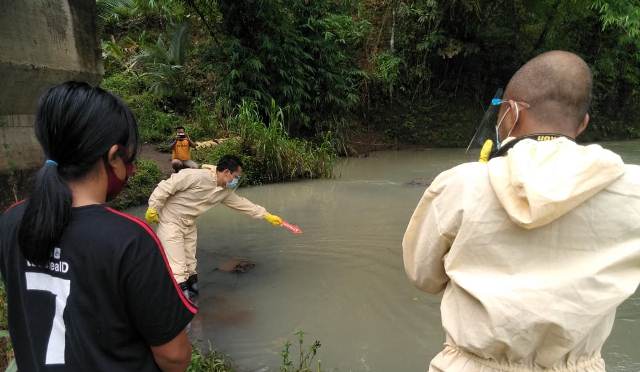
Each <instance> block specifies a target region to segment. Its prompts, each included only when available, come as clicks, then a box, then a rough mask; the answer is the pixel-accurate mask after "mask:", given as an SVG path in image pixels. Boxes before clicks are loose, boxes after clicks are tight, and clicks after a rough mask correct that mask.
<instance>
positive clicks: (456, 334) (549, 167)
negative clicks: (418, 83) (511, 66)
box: [403, 51, 640, 372]
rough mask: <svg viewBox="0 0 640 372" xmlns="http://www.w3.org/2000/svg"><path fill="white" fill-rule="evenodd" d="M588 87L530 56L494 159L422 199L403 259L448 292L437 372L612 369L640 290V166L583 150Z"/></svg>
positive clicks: (417, 277) (504, 110)
mask: <svg viewBox="0 0 640 372" xmlns="http://www.w3.org/2000/svg"><path fill="white" fill-rule="evenodd" d="M591 86H592V77H591V71H590V69H589V67H588V66H587V64H586V63H585V62H584V61H583V60H582V59H581V58H580V57H578V56H576V55H574V54H572V53H568V52H560V51H554V52H548V53H544V54H542V55H540V56H538V57H536V58H534V59H532V60H531V61H529V62H528V63H527V64H525V65H524V66H523V67H522V68H521V69H520V70H518V71H517V72H516V74H515V75H514V76H513V77H512V78H511V81H510V82H509V84H508V86H507V89H506V91H505V96H504V100H503V101H502V102H501V103H500V105H501V109H500V113H499V115H498V118H502V117H503V116H504V119H503V122H502V123H501V125H500V127H499V134H498V136H499V138H498V140H500V139H502V140H505V138H506V137H508V134H509V133H511V137H510V138H506V141H505V142H506V144H505V145H503V146H502V148H501V150H500V151H499V152H498V154H497V156H494V157H493V158H492V159H491V160H490V161H489V162H488V163H480V162H477V163H467V164H462V165H460V166H457V167H455V168H452V169H450V170H448V171H446V172H443V173H441V174H440V175H439V176H438V177H437V178H436V179H435V180H434V182H433V183H432V184H431V186H429V188H428V189H427V190H426V192H425V193H424V196H423V197H422V199H421V200H420V203H419V204H418V207H417V208H416V210H415V212H414V214H413V216H412V218H411V221H410V222H409V226H408V227H407V231H406V233H405V236H404V241H403V255H404V265H405V270H406V272H407V275H408V276H409V278H410V280H411V281H412V282H413V283H414V284H415V285H416V286H417V287H418V288H420V289H422V290H424V291H426V292H429V293H438V292H440V291H442V290H444V295H443V297H442V305H441V315H442V324H443V327H444V330H445V334H446V341H445V348H444V350H443V351H442V352H441V353H439V354H438V355H437V356H436V357H435V358H434V359H433V360H432V361H431V364H430V367H429V371H454V372H460V371H462V372H494V371H495V372H497V371H543V370H553V371H556V372H560V371H575V372H578V371H580V372H585V371H586V372H590V371H593V372H596V371H597V372H603V371H605V364H604V360H603V359H602V357H601V354H600V353H601V349H602V346H603V344H604V342H605V340H606V339H607V337H608V336H609V334H610V332H611V329H612V326H613V322H614V319H615V312H616V307H617V306H618V305H620V304H621V303H622V302H623V301H624V300H625V299H627V298H628V297H630V296H631V295H632V294H633V293H634V292H635V290H636V288H637V287H638V283H639V281H640V167H638V166H636V165H625V164H624V163H623V161H622V159H621V158H620V157H619V156H618V155H616V154H615V153H613V152H611V151H608V150H605V149H603V148H602V147H600V146H599V145H590V146H582V145H579V144H576V143H575V142H574V141H573V139H574V138H575V137H576V136H578V135H579V134H580V133H581V132H582V131H583V130H584V129H585V128H586V126H587V124H588V122H589V115H588V114H587V109H588V107H589V103H590V99H591ZM516 113H519V114H516ZM496 124H497V123H496Z"/></svg>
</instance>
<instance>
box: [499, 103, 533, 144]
mask: <svg viewBox="0 0 640 372" xmlns="http://www.w3.org/2000/svg"><path fill="white" fill-rule="evenodd" d="M503 103H508V104H509V108H507V111H505V112H504V114H503V115H502V117H501V118H500V120H499V121H498V124H497V125H496V149H497V150H500V147H502V143H501V141H500V126H501V125H502V122H503V121H504V118H506V117H507V114H508V113H509V111H510V110H511V108H512V107H513V108H514V109H513V110H514V111H515V113H516V119H515V120H514V122H513V126H512V127H511V129H510V130H509V133H507V137H506V138H509V137H510V136H511V132H513V130H514V129H515V127H516V124H518V118H519V117H520V108H519V107H518V105H521V106H522V108H528V107H529V104H528V103H525V102H515V101H512V100H508V101H503V100H499V99H494V100H493V101H491V105H494V106H497V105H501V104H503ZM506 138H505V139H506Z"/></svg>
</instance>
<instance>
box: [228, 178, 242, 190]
mask: <svg viewBox="0 0 640 372" xmlns="http://www.w3.org/2000/svg"><path fill="white" fill-rule="evenodd" d="M238 183H240V177H233V179H232V180H231V181H229V182H227V188H228V189H235V188H236V187H238Z"/></svg>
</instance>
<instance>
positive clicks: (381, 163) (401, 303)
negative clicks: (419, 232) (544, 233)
mask: <svg viewBox="0 0 640 372" xmlns="http://www.w3.org/2000/svg"><path fill="white" fill-rule="evenodd" d="M605 146H608V147H610V148H613V149H615V150H616V151H617V152H619V153H621V154H623V156H624V157H625V160H627V161H628V162H636V163H640V142H627V143H611V144H605ZM468 160H469V158H468V157H467V156H466V155H465V154H464V152H463V151H462V150H446V149H440V150H425V151H403V152H381V153H374V154H372V155H371V157H369V158H365V159H348V160H346V161H344V162H342V163H341V164H340V166H339V167H338V169H337V170H336V174H337V176H338V177H337V178H336V179H333V180H320V181H308V182H297V183H290V184H280V185H270V186H263V187H256V188H248V189H242V190H240V194H242V195H244V196H247V197H248V198H250V199H252V200H254V201H255V202H257V203H260V204H262V205H264V206H266V207H267V208H268V209H269V210H270V211H271V212H273V213H276V214H280V215H282V216H283V217H285V218H287V219H288V220H290V221H291V222H294V223H297V224H299V225H300V226H301V227H302V228H303V230H304V234H303V235H301V236H295V235H292V234H289V233H288V232H286V231H285V230H284V229H280V228H273V227H270V225H268V224H267V223H264V222H262V221H254V220H251V219H249V218H247V217H244V216H241V215H239V214H237V213H234V212H231V211H229V210H227V209H226V208H224V207H222V206H221V207H218V208H215V209H213V210H211V211H210V212H208V213H207V214H205V215H204V216H203V217H202V218H200V220H199V221H198V226H199V229H198V234H199V240H198V241H199V247H198V249H199V250H198V255H199V278H200V282H201V298H200V300H199V305H200V314H199V315H198V317H197V319H196V320H195V321H194V322H193V324H192V335H194V336H195V337H196V338H198V339H200V340H205V341H206V340H210V341H211V343H212V345H213V346H214V348H216V349H218V350H221V351H223V352H225V353H228V354H229V355H230V356H231V357H232V359H233V360H234V361H235V362H236V364H237V365H238V366H239V367H240V368H241V370H246V371H256V370H260V371H277V370H279V369H278V366H279V352H280V350H281V349H282V345H283V344H284V342H285V340H286V339H287V338H289V339H291V340H293V336H292V334H293V333H294V332H295V331H296V330H299V329H302V330H304V331H305V332H307V333H308V334H309V335H308V338H309V339H308V343H309V344H311V343H312V342H313V340H314V339H318V340H320V341H321V342H322V347H321V349H320V357H321V359H322V364H323V366H329V367H332V368H335V369H336V370H340V371H382V372H385V371H424V370H425V368H426V365H427V364H428V361H429V360H430V359H431V358H432V357H433V356H434V355H435V354H436V353H438V352H439V351H440V350H441V348H442V342H443V332H442V330H441V326H440V309H439V304H440V300H439V298H438V297H436V296H431V295H428V294H425V293H422V292H420V291H418V290H416V289H414V288H413V287H412V286H411V284H409V283H408V281H407V280H406V278H405V274H404V271H403V268H402V248H401V240H402V235H403V233H404V229H405V227H406V224H407V222H408V220H409V218H410V216H411V213H412V211H413V209H414V208H415V206H416V204H417V202H418V199H419V198H420V196H421V195H422V193H423V192H424V189H425V186H422V185H421V184H423V183H428V182H429V181H430V180H431V179H433V177H434V176H435V175H437V174H438V173H439V172H440V171H442V170H444V169H447V168H450V167H451V166H454V165H456V164H459V163H462V162H465V161H468ZM411 181H414V182H411ZM234 256H239V257H245V258H248V259H251V260H252V261H254V262H256V264H257V265H256V267H255V268H254V269H253V270H251V271H250V272H248V273H245V274H233V273H225V272H221V271H218V270H216V267H217V266H218V265H219V264H220V263H222V262H223V261H224V260H225V259H226V258H229V257H234ZM639 320H640V296H639V295H638V294H636V296H635V297H634V298H632V299H630V300H629V301H627V302H626V303H624V304H623V305H622V306H621V308H620V309H619V312H618V315H617V321H616V324H615V327H614V331H613V335H612V336H611V338H610V339H609V341H608V343H607V345H606V347H605V350H604V355H605V359H606V360H607V364H608V371H640V348H638V344H637V339H638V337H639V336H640V321H639Z"/></svg>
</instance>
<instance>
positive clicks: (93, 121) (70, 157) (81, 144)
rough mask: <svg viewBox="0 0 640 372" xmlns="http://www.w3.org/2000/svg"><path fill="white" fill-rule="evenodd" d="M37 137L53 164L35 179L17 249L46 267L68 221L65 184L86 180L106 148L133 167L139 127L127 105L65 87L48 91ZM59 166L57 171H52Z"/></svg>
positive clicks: (87, 89) (81, 87) (88, 89)
mask: <svg viewBox="0 0 640 372" xmlns="http://www.w3.org/2000/svg"><path fill="white" fill-rule="evenodd" d="M35 134H36V138H37V139H38V142H40V145H41V146H42V150H43V151H44V155H45V157H46V158H47V159H49V160H51V161H48V162H47V163H45V165H44V166H43V167H42V169H40V170H39V171H38V173H37V175H36V178H35V182H34V186H33V190H32V192H31V195H30V197H29V199H28V200H27V201H26V207H25V211H24V215H23V217H22V220H21V222H20V228H19V232H18V243H19V245H20V250H21V252H22V254H23V255H24V257H25V258H26V259H27V260H29V261H30V262H31V263H33V264H36V265H46V264H47V262H48V261H49V260H50V257H51V252H52V251H53V248H54V247H55V246H56V245H57V244H58V243H59V241H60V238H61V237H62V234H63V232H64V229H65V227H66V226H67V224H68V223H69V219H70V216H71V205H72V194H71V190H70V189H69V186H68V185H67V181H71V180H77V179H81V178H83V177H84V176H86V175H87V174H88V173H89V172H90V171H91V170H92V169H94V167H95V166H96V164H97V163H98V162H99V161H107V156H108V153H109V150H110V148H111V147H112V146H113V145H116V144H118V145H121V146H122V149H121V151H120V156H123V157H125V156H126V157H128V158H123V161H125V162H132V161H133V160H134V159H135V157H136V155H137V153H138V125H137V123H136V120H135V118H134V116H133V114H132V113H131V111H130V110H129V108H128V107H127V105H126V104H125V103H124V102H123V101H122V100H120V99H119V98H118V97H116V96H114V95H113V94H111V93H109V92H107V91H105V90H103V89H101V88H99V87H92V86H90V85H89V84H87V83H81V82H66V83H63V84H60V85H56V86H54V87H51V88H50V89H49V90H47V91H46V92H45V93H44V94H43V95H42V96H41V97H40V101H39V103H38V111H37V114H36V121H35ZM56 164H57V165H56Z"/></svg>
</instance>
